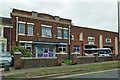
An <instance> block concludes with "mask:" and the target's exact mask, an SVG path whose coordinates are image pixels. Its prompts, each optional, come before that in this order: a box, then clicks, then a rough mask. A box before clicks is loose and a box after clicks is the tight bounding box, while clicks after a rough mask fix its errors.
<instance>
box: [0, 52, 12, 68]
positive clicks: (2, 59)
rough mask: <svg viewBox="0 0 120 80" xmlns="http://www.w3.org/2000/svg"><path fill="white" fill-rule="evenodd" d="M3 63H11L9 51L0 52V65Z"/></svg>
mask: <svg viewBox="0 0 120 80" xmlns="http://www.w3.org/2000/svg"><path fill="white" fill-rule="evenodd" d="M5 63H8V64H9V65H12V57H11V55H10V53H9V52H0V66H4V64H5Z"/></svg>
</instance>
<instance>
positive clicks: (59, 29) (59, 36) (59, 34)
mask: <svg viewBox="0 0 120 80" xmlns="http://www.w3.org/2000/svg"><path fill="white" fill-rule="evenodd" d="M58 38H62V28H58Z"/></svg>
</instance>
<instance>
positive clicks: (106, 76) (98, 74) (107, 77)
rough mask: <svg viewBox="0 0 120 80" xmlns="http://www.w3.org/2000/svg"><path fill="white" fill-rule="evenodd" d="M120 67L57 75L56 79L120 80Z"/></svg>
mask: <svg viewBox="0 0 120 80" xmlns="http://www.w3.org/2000/svg"><path fill="white" fill-rule="evenodd" d="M119 71H120V69H110V70H102V71H92V72H86V73H79V72H78V73H76V74H74V73H73V74H70V75H69V74H68V75H63V76H57V77H56V79H54V80H120V79H119V78H120V75H119V73H120V72H119Z"/></svg>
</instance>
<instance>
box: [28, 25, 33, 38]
mask: <svg viewBox="0 0 120 80" xmlns="http://www.w3.org/2000/svg"><path fill="white" fill-rule="evenodd" d="M28 25H32V34H27V36H34V23H27V28H28ZM28 33H29V29H28Z"/></svg>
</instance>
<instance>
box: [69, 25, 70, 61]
mask: <svg viewBox="0 0 120 80" xmlns="http://www.w3.org/2000/svg"><path fill="white" fill-rule="evenodd" d="M69 60H70V25H69Z"/></svg>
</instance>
